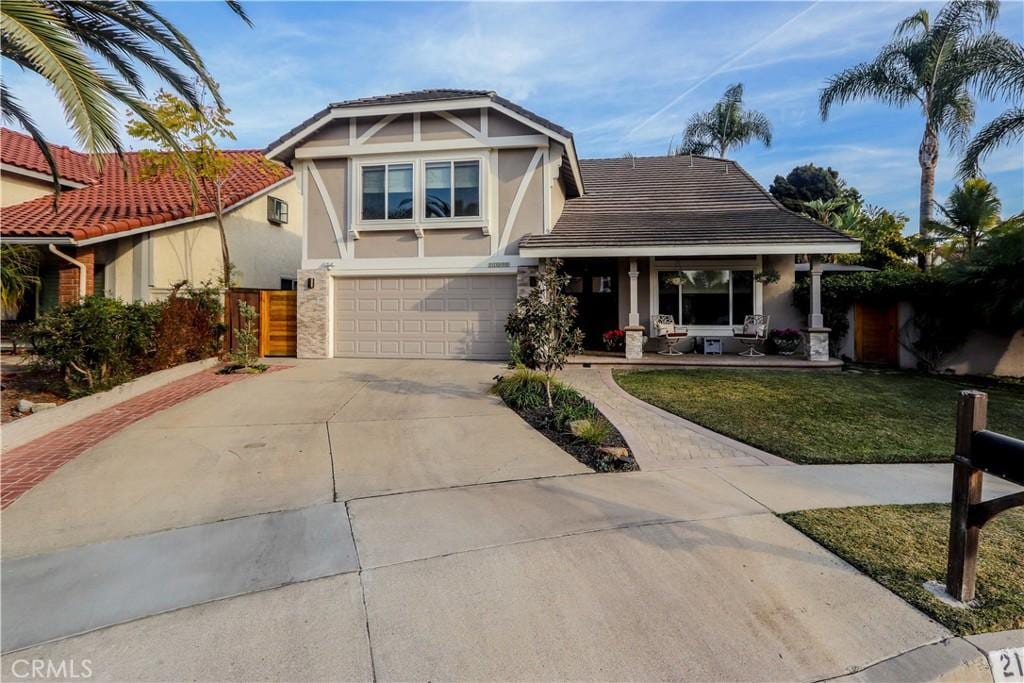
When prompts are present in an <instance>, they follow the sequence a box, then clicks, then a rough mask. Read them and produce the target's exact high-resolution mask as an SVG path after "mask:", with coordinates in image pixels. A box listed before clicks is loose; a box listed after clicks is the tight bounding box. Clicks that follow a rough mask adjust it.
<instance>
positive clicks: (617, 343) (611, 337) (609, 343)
mask: <svg viewBox="0 0 1024 683" xmlns="http://www.w3.org/2000/svg"><path fill="white" fill-rule="evenodd" d="M601 339H603V340H604V348H605V349H607V350H608V351H621V350H622V349H624V348H625V347H626V333H625V332H624V331H623V330H619V329H615V330H608V331H607V332H605V333H604V334H602V335H601Z"/></svg>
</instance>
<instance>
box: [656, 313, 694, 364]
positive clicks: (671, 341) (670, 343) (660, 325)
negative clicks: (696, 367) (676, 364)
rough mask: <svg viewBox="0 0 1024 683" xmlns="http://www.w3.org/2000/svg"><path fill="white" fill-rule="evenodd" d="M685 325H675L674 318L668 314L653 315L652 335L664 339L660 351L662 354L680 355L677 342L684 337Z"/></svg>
mask: <svg viewBox="0 0 1024 683" xmlns="http://www.w3.org/2000/svg"><path fill="white" fill-rule="evenodd" d="M686 334H687V332H686V326H685V325H676V321H675V318H673V317H672V316H670V315H656V316H654V336H656V337H658V338H660V339H662V340H664V343H663V346H662V349H661V351H658V354H659V355H662V356H681V355H683V353H682V351H679V350H678V348H677V347H678V345H679V343H680V342H681V341H682V340H683V339H684V338H685V337H686Z"/></svg>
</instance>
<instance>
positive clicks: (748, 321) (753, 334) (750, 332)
mask: <svg viewBox="0 0 1024 683" xmlns="http://www.w3.org/2000/svg"><path fill="white" fill-rule="evenodd" d="M770 319H771V316H768V315H748V316H746V317H744V318H743V327H742V328H739V329H738V331H735V332H733V335H732V336H733V337H735V338H736V339H738V340H739V341H740V343H741V344H743V345H744V346H746V347H747V350H746V351H741V352H740V353H739V355H741V356H747V357H748V358H754V357H757V356H763V355H764V354H763V353H761V352H760V351H758V350H757V345H758V344H763V343H764V341H765V339H766V338H767V336H768V321H769V320H770Z"/></svg>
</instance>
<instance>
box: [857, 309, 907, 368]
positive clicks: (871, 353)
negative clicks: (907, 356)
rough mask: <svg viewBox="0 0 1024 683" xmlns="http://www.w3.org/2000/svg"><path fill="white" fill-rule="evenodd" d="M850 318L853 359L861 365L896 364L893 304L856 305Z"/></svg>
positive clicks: (896, 345) (897, 361)
mask: <svg viewBox="0 0 1024 683" xmlns="http://www.w3.org/2000/svg"><path fill="white" fill-rule="evenodd" d="M853 315H854V319H853V320H854V325H855V326H856V329H855V331H854V337H853V342H854V349H853V350H854V353H855V354H856V356H857V360H858V361H860V362H861V363H880V364H883V365H897V364H898V363H899V340H898V338H897V335H898V330H897V325H898V322H899V314H898V311H897V308H896V305H895V304H891V305H887V306H874V305H871V304H857V305H856V306H855V307H854V312H853Z"/></svg>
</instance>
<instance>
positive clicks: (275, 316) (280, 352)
mask: <svg viewBox="0 0 1024 683" xmlns="http://www.w3.org/2000/svg"><path fill="white" fill-rule="evenodd" d="M260 355H261V356H294V355H295V292H294V291H293V290H288V289H277V290H274V289H270V290H267V289H265V290H263V291H261V292H260Z"/></svg>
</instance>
